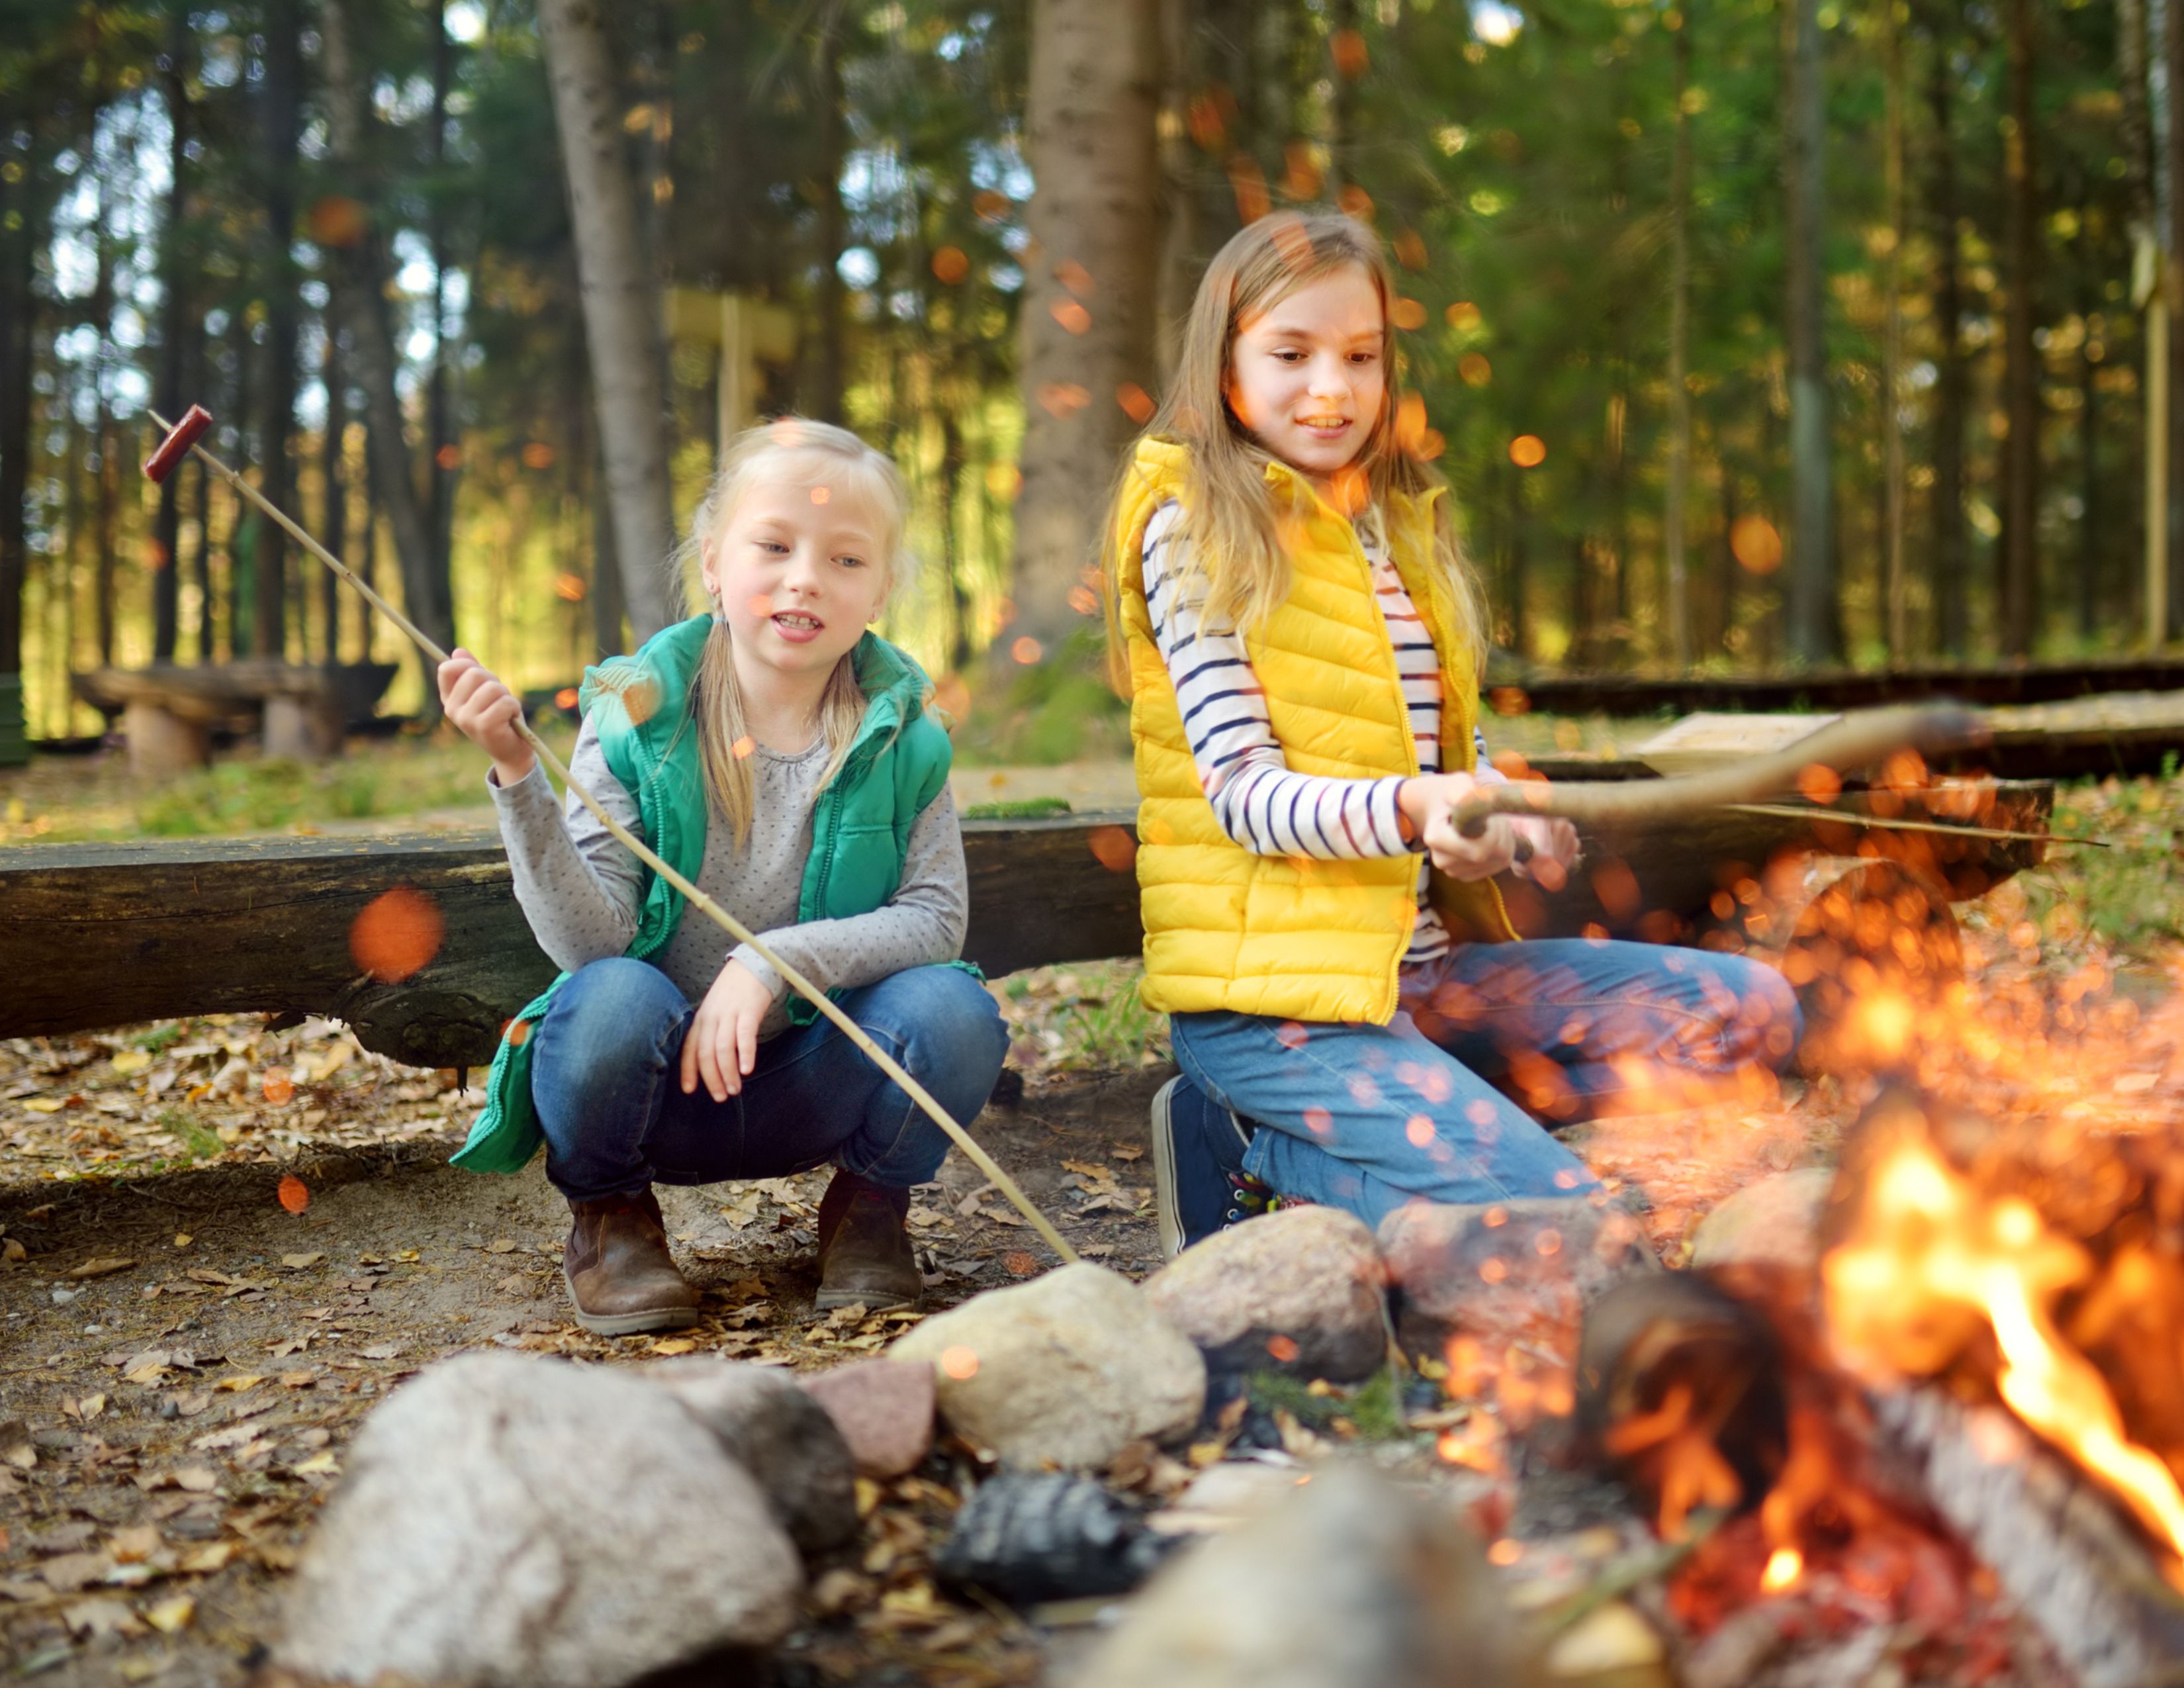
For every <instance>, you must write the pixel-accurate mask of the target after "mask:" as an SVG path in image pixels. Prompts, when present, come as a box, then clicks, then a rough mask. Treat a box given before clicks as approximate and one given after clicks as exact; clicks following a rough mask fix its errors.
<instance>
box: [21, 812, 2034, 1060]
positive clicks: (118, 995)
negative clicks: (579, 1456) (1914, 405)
mask: <svg viewBox="0 0 2184 1688" xmlns="http://www.w3.org/2000/svg"><path fill="white" fill-rule="evenodd" d="M1862 802H1863V799H1858V798H1857V797H1854V796H1853V797H1847V798H1846V799H1845V800H1844V803H1843V805H1842V806H1843V807H1845V808H1847V809H1850V810H1853V811H1855V810H1856V809H1858V807H1859V806H1860V805H1861V804H1862ZM2052 804H2053V788H2050V787H2046V786H2039V785H2028V786H2016V787H2003V788H2000V789H1999V790H1998V791H1997V800H1996V802H1995V804H1994V805H1992V806H1990V807H1989V808H1988V810H1987V811H1986V812H1985V816H1984V821H1985V823H1986V824H1990V825H1992V824H1997V823H1999V824H2002V825H2005V826H2011V827H2019V828H2023V829H2026V830H2036V829H2037V828H2038V827H2040V826H2041V825H2042V823H2043V822H2044V820H2045V817H2046V816H2047V814H2048V811H2049V809H2050V807H2051V806H2052ZM1865 836H1867V837H1871V836H1873V835H1871V834H1867V835H1865ZM1892 836H1893V837H1896V838H1916V839H1929V838H1933V836H1934V835H1932V834H1927V833H1915V834H1893V835H1892ZM1859 842H1860V838H1858V837H1857V836H1855V835H1854V834H1853V829H1852V828H1851V827H1848V826H1847V825H1845V824H1843V823H1842V822H1831V821H1828V820H1826V819H1825V818H1824V817H1823V818H1816V819H1815V820H1814V821H1807V820H1805V819H1802V818H1801V817H1796V816H1758V815H1745V814H1736V813H1730V812H1725V811H1715V812H1710V813H1708V814H1704V815H1701V816H1694V817H1692V818H1691V820H1690V821H1689V822H1685V823H1684V824H1683V825H1681V826H1679V827H1667V828H1661V829H1657V830H1655V831H1653V832H1652V833H1649V834H1648V835H1646V837H1643V838H1632V837H1624V836H1618V835H1615V834H1613V833H1607V832H1602V833H1592V834H1588V835H1586V837H1585V850H1586V857H1587V862H1588V871H1587V872H1581V873H1580V876H1579V877H1578V880H1577V882H1576V883H1574V884H1573V885H1571V886H1570V887H1569V888H1568V889H1567V890H1565V891H1564V892H1563V893H1561V894H1558V895H1557V896H1553V897H1545V896H1542V895H1541V894H1539V893H1538V892H1537V891H1536V890H1535V889H1534V888H1532V887H1530V886H1513V887H1512V888H1511V897H1510V900H1511V903H1512V907H1513V912H1514V913H1515V914H1516V916H1517V918H1518V925H1519V927H1520V928H1522V929H1523V930H1524V931H1525V933H1526V934H1527V935H1528V936H1535V937H1540V936H1576V935H1578V934H1580V933H1583V932H1585V931H1586V930H1587V929H1588V928H1591V929H1592V930H1595V931H1607V932H1612V933H1618V934H1621V933H1637V934H1641V935H1669V931H1670V930H1673V931H1674V932H1675V933H1679V934H1681V933H1689V932H1690V931H1691V930H1693V929H1695V928H1697V927H1699V926H1702V925H1703V923H1704V922H1706V921H1707V919H1708V905H1709V902H1710V900H1713V898H1714V897H1715V896H1716V894H1717V893H1719V891H1720V890H1721V889H1723V888H1724V887H1725V886H1729V885H1733V884H1735V883H1736V882H1737V880H1738V879H1739V877H1741V876H1746V875H1749V874H1752V873H1755V872H1758V871H1760V870H1761V869H1763V867H1764V866H1766V865H1767V864H1768V863H1769V861H1774V860H1775V859H1776V858H1778V857H1779V856H1780V855H1781V854H1782V853H1783V852H1785V851H1789V852H1793V853H1824V854H1825V853H1832V854H1850V853H1853V852H1854V851H1855V850H1856V849H1857V847H1858V844H1859ZM963 843H964V851H965V855H966V856H967V861H968V863H969V867H970V879H971V925H970V932H969V936H968V939H967V942H966V944H965V946H964V949H965V954H966V955H967V956H968V957H969V958H970V959H971V960H972V961H976V962H977V963H978V965H979V966H980V967H983V969H984V970H985V972H986V973H987V975H988V977H989V978H996V977H999V976H1000V975H1001V974H1003V973H1006V972H1014V971H1015V970H1017V968H1020V967H1035V966H1041V965H1046V964H1053V963H1060V962H1067V961H1089V960H1095V959H1098V958H1101V957H1106V956H1115V955H1135V954H1136V953H1137V952H1138V950H1139V947H1140V943H1141V930H1140V928H1139V921H1138V888H1137V879H1136V875H1135V873H1134V872H1133V871H1132V866H1133V859H1134V854H1135V849H1136V830H1135V817H1134V816H1132V815H1129V814H1127V813H1124V814H1112V815H1083V816H1067V817H1066V818H1062V819H1057V820H1050V821H969V822H965V823H964V827H963ZM1937 843H1938V845H1939V848H1938V849H1931V848H1930V847H1929V846H1927V845H1925V844H1921V845H1919V851H1920V854H1921V858H1922V861H1923V864H1924V866H1925V870H1926V871H1927V872H1929V873H1930V875H1931V877H1934V878H1936V879H1938V880H1939V881H1940V882H1941V889H1944V890H1945V891H1946V894H1947V895H1948V896H1950V897H1952V898H1958V897H1964V896H1975V895H1977V894H1980V893H1981V892H1983V891H1984V890H1986V889H1988V888H1989V887H1990V886H1992V885H1993V884H1995V883H1999V882H2000V881H2001V880H2003V879H2005V878H2008V877H2009V876H2010V875H2011V874H2012V873H2014V872H2017V871H2018V870H2019V869H2020V868H2022V867H2025V866H2031V864H2032V863H2033V862H2035V861H2037V860H2038V846H2036V845H2027V844H2018V843H2009V842H1996V841H1992V840H1986V839H1980V838H1961V839H1957V838H1940V839H1938V840H1937ZM1609 863H1619V864H1621V865H1622V866H1625V867H1627V868H1628V869H1629V873H1628V875H1627V876H1624V875H1619V874H1615V873H1613V872H1609V871H1608V870H1607V864H1609ZM1633 881H1635V887H1636V890H1637V893H1638V895H1639V898H1640V900H1641V901H1642V905H1643V909H1642V911H1641V910H1640V909H1639V908H1638V907H1637V906H1635V905H1633V903H1632V902H1631V900H1630V886H1631V883H1632V882H1633ZM398 887H407V888H408V889H410V890H412V891H415V892H417V893H420V894H421V895H422V896H424V897H426V898H427V899H429V900H431V902H432V905H433V907H434V909H435V910H436V911H437V914H438V916H439V919H440V922H441V923H442V927H443V932H442V934H441V937H440V939H439V942H438V945H437V950H435V951H434V953H433V954H432V959H431V960H430V961H428V962H426V964H425V965H424V966H423V967H421V968H420V969H419V970H418V971H417V972H415V973H413V974H411V975H410V976H409V978H405V979H404V980H403V981H401V982H400V983H393V984H383V983H377V982H376V981H375V980H374V978H372V977H371V976H370V974H369V973H367V972H365V969H364V967H362V966H361V965H360V964H359V961H358V960H357V958H356V956H355V955H354V954H353V953H352V949H351V933H352V930H353V928H354V927H355V925H356V922H357V919H358V916H359V915H361V914H362V913H363V912H364V911H365V908H366V907H367V906H368V905H370V904H371V903H372V902H373V901H374V900H376V899H377V898H379V897H381V896H382V895H384V894H386V893H387V892H389V891H392V890H393V889H396V888H398ZM1603 890H1605V891H1606V892H1607V900H1606V901H1603V898H1602V891H1603ZM1608 903H1613V904H1615V905H1616V906H1614V907H1613V908H1611V907H1609V906H1608ZM1661 911H1666V912H1667V913H1668V915H1669V916H1672V918H1671V920H1670V921H1669V928H1663V927H1662V926H1661V925H1659V924H1658V916H1659V914H1660V912H1661ZM1649 916H1652V917H1653V919H1654V922H1655V923H1652V924H1649ZM0 929H4V930H5V931H6V932H7V933H8V946H7V954H8V966H7V967H6V968H5V970H4V973H0V1037H24V1036H31V1035H44V1034H56V1033H69V1032H80V1031H88V1030H92V1029H94V1028H103V1027H109V1026H117V1025H131V1024H136V1023H137V1022H142V1021H146V1020H153V1019H161V1018H166V1017H173V1016H179V1015H185V1014H198V1013H213V1012H270V1013H287V1014H293V1015H303V1014H323V1015H327V1016H330V1017H334V1018H337V1019H341V1020H345V1021H347V1022H348V1023H349V1024H350V1025H351V1026H352V1027H353V1028H354V1029H355V1031H356V1034H357V1036H358V1038H359V1040H360V1041H361V1042H362V1043H363V1044H364V1045H365V1047H366V1048H367V1049H371V1050H378V1051H380V1052H382V1053H383V1054H386V1055H388V1056H393V1057H394V1058H395V1059H397V1060H399V1061H406V1062H409V1063H411V1064H413V1065H415V1066H420V1067H457V1066H477V1065H482V1064H483V1063H484V1062H485V1061H487V1060H489V1059H490V1058H491V1056H492V1054H493V1045H494V1044H495V1042H496V1041H497V1040H498V1039H499V1035H500V1030H501V1028H502V1026H503V1024H504V1022H506V1021H507V1019H508V1018H509V1017H510V1016H511V1015H512V1014H514V1013H515V1011H516V1010H517V1009H518V1008H519V1007H521V1006H522V1005H523V1004H524V1003H525V1002H526V1001H527V1000H530V999H531V998H532V996H534V995H535V994H538V991H539V990H541V989H543V988H544V986H545V985H546V984H547V983H549V981H550V980H551V979H552V978H553V977H554V966H553V964H552V963H551V962H550V961H548V960H547V959H546V957H545V956H544V955H542V954H540V953H539V950H538V946H537V945H536V944H534V943H533V942H532V938H531V932H530V928H528V927H527V926H526V924H525V922H524V919H523V914H522V911H521V909H519V908H518V907H517V905H516V904H515V898H514V896H513V895H512V894H511V892H510V875H509V866H508V861H507V857H506V856H505V855H504V853H503V851H502V850H501V846H500V841H499V837H498V835H497V834H494V833H476V834H470V835H459V836H439V837H423V836H419V837H405V838H374V839H341V838H260V839H221V840H212V841H198V842H180V841H176V842H166V841H160V842H147V843H136V844H62V845H48V846H29V847H23V848H18V849H14V850H0Z"/></svg>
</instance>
